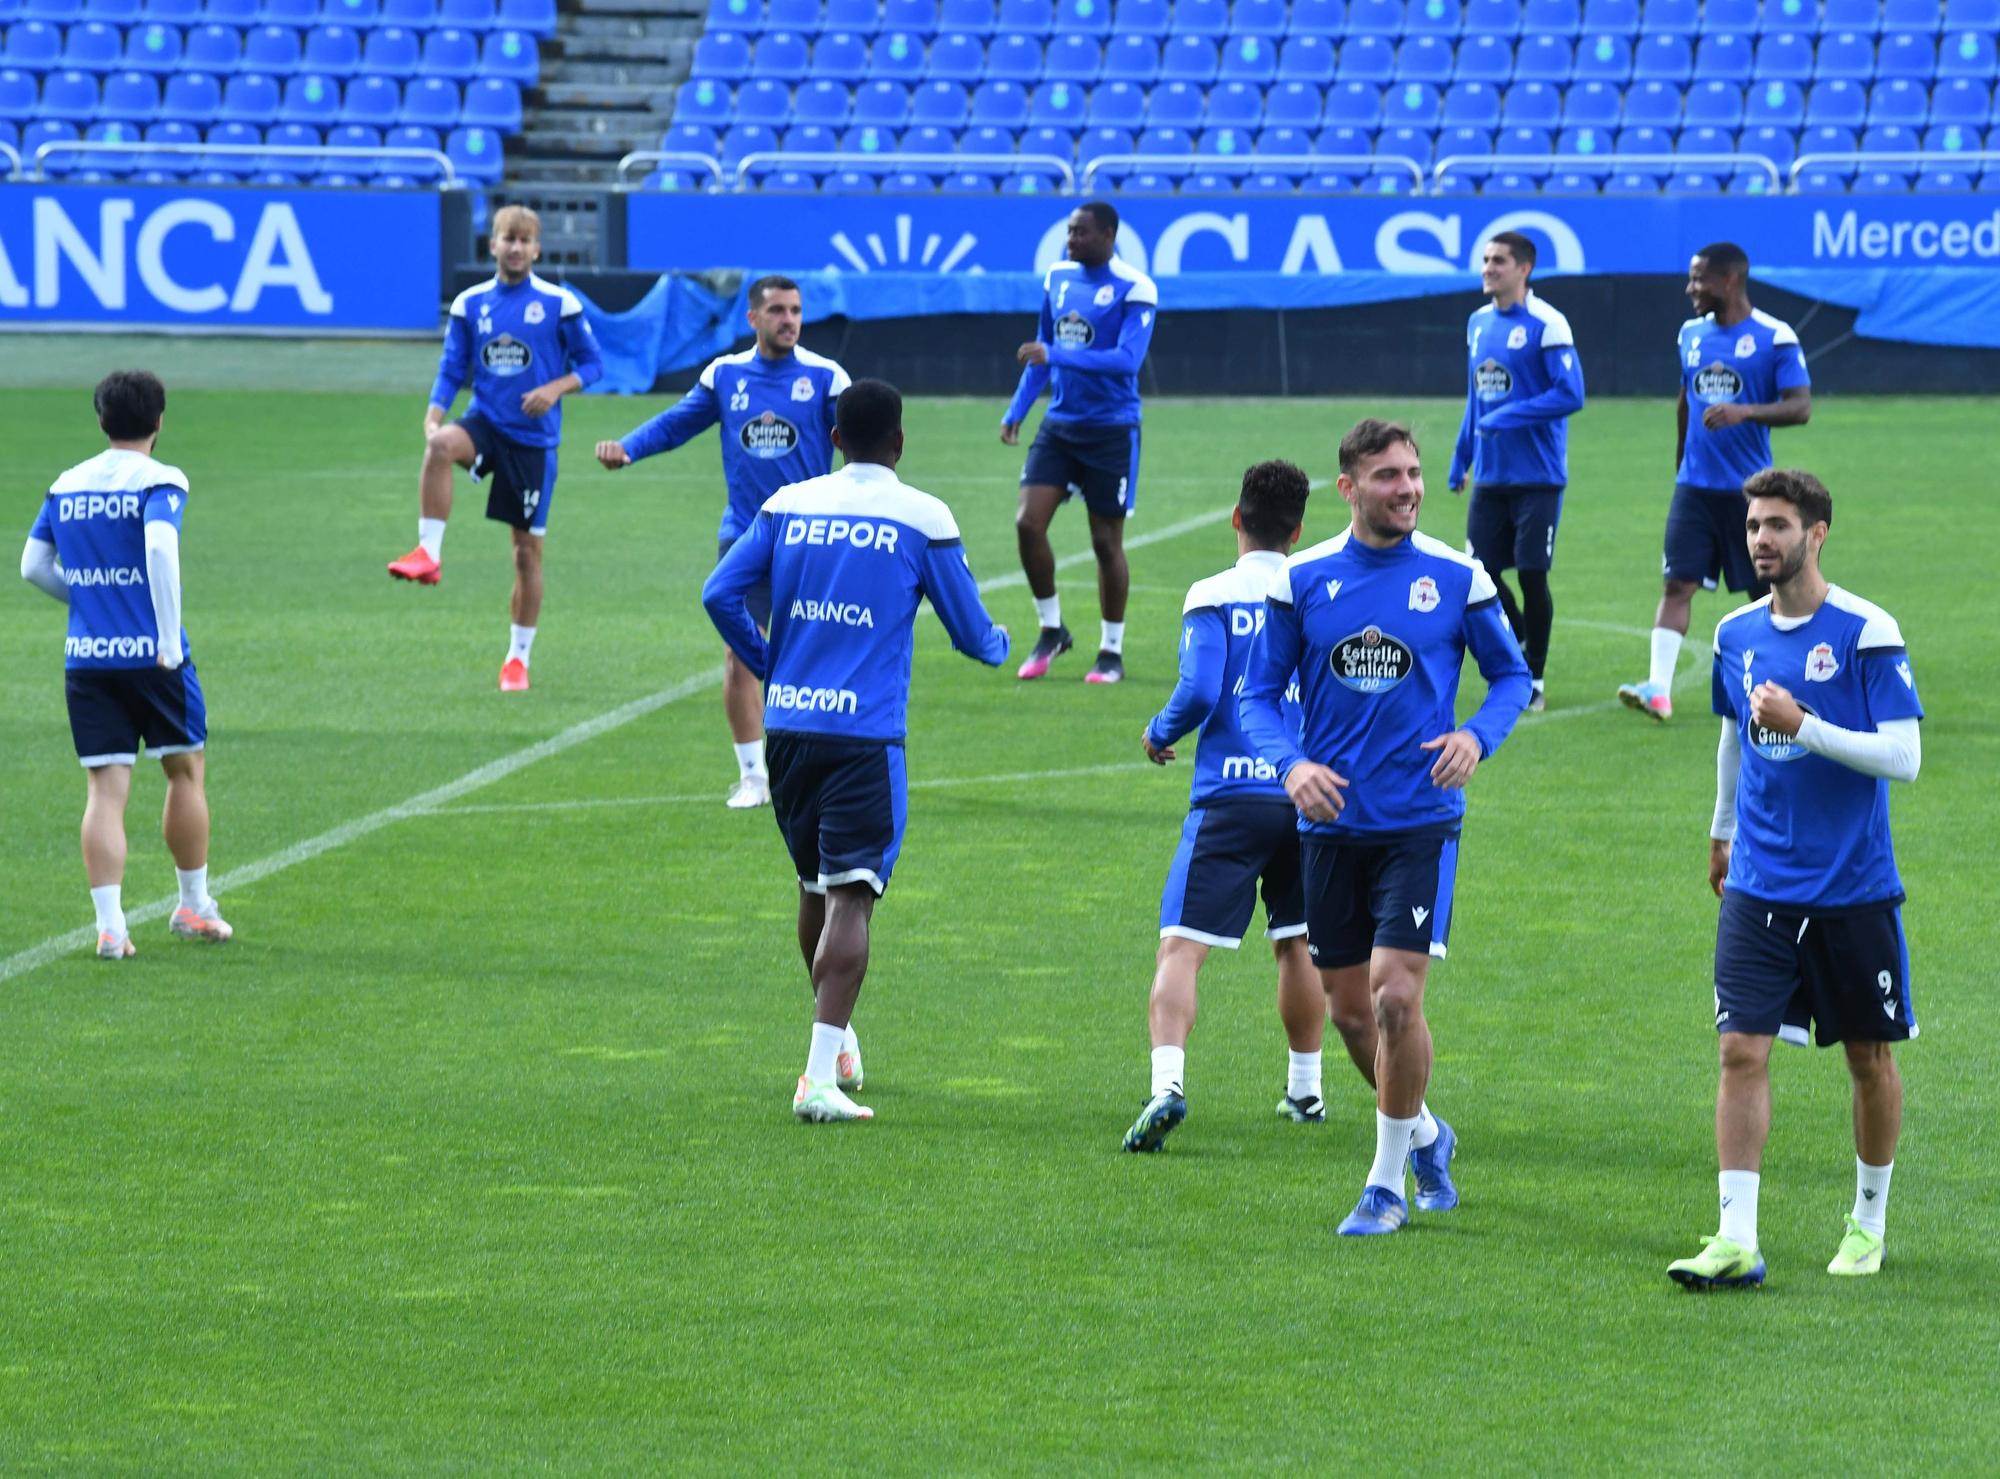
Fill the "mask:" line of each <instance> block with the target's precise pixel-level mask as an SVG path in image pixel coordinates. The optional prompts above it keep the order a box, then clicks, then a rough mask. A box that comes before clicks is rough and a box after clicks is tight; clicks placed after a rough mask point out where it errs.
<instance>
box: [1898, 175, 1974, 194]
mask: <svg viewBox="0 0 2000 1479" xmlns="http://www.w3.org/2000/svg"><path fill="white" fill-rule="evenodd" d="M1912 188H1913V189H1914V190H1915V191H1916V193H1917V194H1919V195H1963V194H1965V193H1967V192H1968V191H1970V190H1971V189H1972V172H1971V171H1970V170H1959V169H1926V170H1921V171H1919V172H1918V174H1917V182H1916V184H1915V185H1914V186H1913V187H1912Z"/></svg>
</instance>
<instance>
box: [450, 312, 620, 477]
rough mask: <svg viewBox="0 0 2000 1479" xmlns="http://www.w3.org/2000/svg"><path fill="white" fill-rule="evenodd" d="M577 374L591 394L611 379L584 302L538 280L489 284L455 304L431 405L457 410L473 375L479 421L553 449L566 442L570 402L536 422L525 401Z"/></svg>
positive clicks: (510, 437)
mask: <svg viewBox="0 0 2000 1479" xmlns="http://www.w3.org/2000/svg"><path fill="white" fill-rule="evenodd" d="M572 370H574V371H575V372H576V378H577V379H578V380H581V381H582V382H583V383H584V385H585V386H586V387H588V386H591V385H595V384H596V383H597V382H598V380H600V379H601V378H603V375H604V360H603V357H602V356H601V355H600V354H599V353H598V350H597V335H596V334H594V333H593V332H592V331H591V327H590V320H589V319H588V318H587V317H585V315H584V312H583V300H582V299H580V298H578V297H577V295H576V294H575V293H572V292H571V291H570V290H569V289H568V288H566V287H563V286H561V285H560V284H557V283H552V282H545V281H543V280H542V279H541V278H539V277H536V276H535V275H534V274H533V273H529V274H528V276H527V277H525V278H523V279H522V280H521V281H520V282H517V283H505V282H502V281H500V279H499V278H497V277H489V278H488V279H487V280H486V281H485V282H482V283H480V284H478V285H477V286H475V287H469V288H467V289H466V290H465V291H464V292H462V293H460V294H459V295H458V296H457V297H456V298H454V299H452V300H451V318H450V321H449V322H448V323H446V325H445V331H444V353H443V355H442V356H440V357H439V359H438V373H437V383H436V384H435V385H433V386H432V387H431V404H432V405H434V406H441V407H443V408H444V409H445V410H447V411H449V410H450V409H451V403H452V402H453V401H454V400H456V399H457V398H458V392H459V391H460V389H462V388H463V387H464V385H465V380H466V376H467V375H470V376H471V377H472V404H471V406H470V407H468V408H467V409H468V411H469V413H470V414H471V415H475V416H484V417H485V418H486V419H487V420H488V421H490V422H492V423H493V428H494V430H496V431H498V432H499V433H500V435H502V436H503V437H505V438H507V440H508V441H510V442H517V443H519V444H520V445H521V446H523V447H553V446H555V445H556V444H557V443H558V442H560V441H561V440H562V402H561V401H557V402H556V403H555V404H554V405H553V406H551V407H549V409H548V411H547V413H546V414H544V415H541V416H529V415H527V414H526V413H524V412H523V411H522V410H521V397H522V396H524V395H526V394H527V393H528V392H529V391H531V390H533V389H534V388H535V387H536V386H537V385H546V384H547V383H548V382H549V381H551V380H554V379H557V378H559V377H560V376H562V375H565V374H567V373H569V372H570V371H572Z"/></svg>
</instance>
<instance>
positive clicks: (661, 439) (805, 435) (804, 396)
mask: <svg viewBox="0 0 2000 1479" xmlns="http://www.w3.org/2000/svg"><path fill="white" fill-rule="evenodd" d="M851 383H852V382H851V381H850V380H849V379H848V377H847V371H845V370H843V369H842V368H841V367H840V366H839V365H837V364H835V363H834V362H833V361H832V360H830V359H828V358H826V357H825V356H824V355H819V354H814V353H813V352H812V351H811V350H810V349H801V348H794V349H793V350H792V352H791V353H790V354H787V355H786V356H784V358H782V359H765V358H764V357H763V356H762V355H761V354H759V353H757V351H756V349H755V348H754V347H752V348H750V349H746V350H744V351H743V352H742V353H740V354H725V355H723V356H722V357H721V358H719V359H713V360H710V361H709V362H708V367H707V368H706V369H704V370H703V371H702V372H701V379H700V380H698V381H696V382H695V385H694V388H693V389H692V390H690V391H689V392H688V393H687V394H686V395H684V396H682V397H681V398H680V400H678V401H677V402H675V403H674V404H673V405H671V406H669V407H668V408H667V409H666V410H664V411H662V412H661V413H660V414H659V415H657V416H655V417H654V418H653V419H652V420H651V421H648V422H647V423H646V424H645V425H644V426H642V427H640V428H639V429H638V430H637V431H635V432H632V433H631V434H630V435H628V436H627V437H626V438H625V439H624V440H623V442H621V443H620V445H621V446H623V447H624V448H625V455H626V456H628V457H630V458H631V459H632V460H633V461H634V462H637V461H638V460H639V459H640V458H641V457H651V456H652V455H653V454H654V453H655V452H671V451H672V450H673V449H674V448H675V447H678V446H680V445H681V444H682V443H683V442H686V441H689V440H690V439H692V438H694V437H697V436H699V435H700V434H701V433H702V432H704V431H707V430H708V428H709V427H711V426H714V425H716V424H717V423H718V422H720V423H721V425H722V479H723V482H724V483H726V484H727V485H728V488H729V506H728V507H727V508H725V509H724V510H723V511H722V528H721V530H720V534H719V537H720V538H722V539H736V538H738V537H739V536H741V535H742V533H743V531H744V530H746V529H748V528H749V527H750V525H751V522H752V521H753V520H754V519H755V518H756V517H757V510H758V509H760V508H762V507H763V506H764V504H765V503H766V502H767V501H768V500H769V499H770V497H771V495H772V494H773V493H776V492H777V491H778V490H779V489H780V488H783V487H787V486H789V485H790V484H792V483H803V482H805V481H806V480H807V479H809V478H822V477H825V476H826V475H827V473H828V472H829V471H831V470H832V467H833V410H834V402H835V401H837V400H839V399H840V393H841V392H842V391H843V390H845V389H847V387H848V386H849V385H850V384H851Z"/></svg>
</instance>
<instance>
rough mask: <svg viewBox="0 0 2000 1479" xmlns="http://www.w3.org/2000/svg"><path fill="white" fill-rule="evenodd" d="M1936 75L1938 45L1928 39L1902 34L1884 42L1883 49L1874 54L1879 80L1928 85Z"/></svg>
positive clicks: (1883, 40) (1907, 33)
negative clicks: (1898, 79) (1904, 79)
mask: <svg viewBox="0 0 2000 1479" xmlns="http://www.w3.org/2000/svg"><path fill="white" fill-rule="evenodd" d="M1936 74H1937V43H1936V42H1935V41H1933V40H1932V39H1931V38H1930V37H1929V36H1917V35H1913V34H1911V33H1909V32H1902V33H1900V34H1898V35H1894V36H1884V37H1883V38H1882V45H1881V49H1880V50H1878V51H1877V52H1876V53H1875V76H1876V78H1877V80H1880V79H1882V78H1894V77H1906V78H1909V79H1910V80H1911V81H1914V82H1929V81H1930V80H1931V78H1932V77H1933V76H1935V75H1936Z"/></svg>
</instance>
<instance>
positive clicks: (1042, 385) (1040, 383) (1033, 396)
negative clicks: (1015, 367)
mask: <svg viewBox="0 0 2000 1479" xmlns="http://www.w3.org/2000/svg"><path fill="white" fill-rule="evenodd" d="M1055 336H1056V329H1055V316H1054V315H1053V314H1052V313H1051V312H1050V311H1049V295H1048V288H1047V285H1046V284H1044V285H1043V289H1042V313H1041V317H1040V318H1039V319H1038V320H1037V321H1036V323H1035V337H1034V338H1033V339H1032V340H1030V341H1029V343H1033V344H1039V345H1041V346H1042V347H1043V349H1044V351H1046V349H1047V347H1048V345H1049V343H1050V342H1051V341H1052V340H1053V339H1054V338H1055ZM1027 348H1028V346H1027V345H1026V344H1023V345H1022V346H1021V351H1020V352H1021V354H1023V355H1025V354H1026V353H1027ZM1048 383H1049V362H1048V355H1047V354H1046V352H1045V353H1044V354H1043V355H1042V357H1041V358H1040V359H1023V361H1022V364H1021V383H1020V384H1019V385H1017V386H1015V387H1014V399H1012V400H1011V401H1009V402H1008V403H1007V410H1006V413H1005V414H1004V415H1003V416H1001V418H1000V440H1001V441H1003V442H1005V443H1006V444H1007V445H1008V446H1010V447H1011V446H1013V445H1014V443H1016V442H1017V441H1019V440H1020V439H1021V423H1022V422H1023V421H1026V420H1027V419H1028V411H1029V410H1030V408H1032V407H1033V406H1034V404H1035V402H1036V401H1038V400H1040V399H1041V398H1042V391H1043V390H1045V389H1046V388H1047V387H1048Z"/></svg>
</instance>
